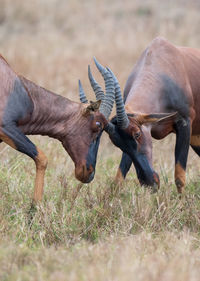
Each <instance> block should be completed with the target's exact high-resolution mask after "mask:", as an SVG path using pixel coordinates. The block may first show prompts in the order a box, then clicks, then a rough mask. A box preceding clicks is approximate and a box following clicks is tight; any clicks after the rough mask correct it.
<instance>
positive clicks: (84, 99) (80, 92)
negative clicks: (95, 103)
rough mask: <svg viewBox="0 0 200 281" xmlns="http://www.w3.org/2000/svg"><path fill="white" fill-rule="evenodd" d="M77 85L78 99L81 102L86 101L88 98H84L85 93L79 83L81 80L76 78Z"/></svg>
mask: <svg viewBox="0 0 200 281" xmlns="http://www.w3.org/2000/svg"><path fill="white" fill-rule="evenodd" d="M78 86H79V97H80V101H81V102H82V103H88V100H87V98H86V95H85V93H84V90H83V87H82V84H81V81H80V80H78Z"/></svg>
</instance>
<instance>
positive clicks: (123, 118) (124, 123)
mask: <svg viewBox="0 0 200 281" xmlns="http://www.w3.org/2000/svg"><path fill="white" fill-rule="evenodd" d="M107 70H108V71H109V72H110V73H111V75H112V77H113V80H114V85H115V102H116V111H117V125H118V126H119V128H121V129H126V128H127V127H128V125H129V119H128V116H127V114H126V111H125V107H124V102H123V99H122V94H121V89H120V85H119V82H118V80H117V78H116V77H115V75H114V73H113V72H112V70H111V69H109V68H107Z"/></svg>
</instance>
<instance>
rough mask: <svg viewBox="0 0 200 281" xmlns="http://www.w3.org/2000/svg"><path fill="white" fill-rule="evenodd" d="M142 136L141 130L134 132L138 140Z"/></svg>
mask: <svg viewBox="0 0 200 281" xmlns="http://www.w3.org/2000/svg"><path fill="white" fill-rule="evenodd" d="M140 136H141V133H140V132H137V133H135V134H134V138H135V139H136V140H137V139H139V138H140Z"/></svg>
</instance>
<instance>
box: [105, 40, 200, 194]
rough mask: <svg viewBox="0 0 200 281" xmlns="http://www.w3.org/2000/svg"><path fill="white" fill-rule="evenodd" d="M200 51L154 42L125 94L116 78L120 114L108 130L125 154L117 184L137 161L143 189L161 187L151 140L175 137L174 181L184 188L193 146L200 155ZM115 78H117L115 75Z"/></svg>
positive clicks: (135, 70)
mask: <svg viewBox="0 0 200 281" xmlns="http://www.w3.org/2000/svg"><path fill="white" fill-rule="evenodd" d="M199 75H200V50H197V49H193V48H187V47H177V46H174V45H172V44H171V43H169V42H168V41H167V40H165V39H163V38H156V39H154V40H153V41H152V42H151V44H150V45H149V46H148V47H147V48H146V50H145V51H144V52H143V53H142V55H141V56H140V58H139V60H138V61H137V62H136V64H135V66H134V68H133V71H132V72H131V74H130V76H129V78H128V80H127V83H126V86H125V90H124V102H125V107H124V104H123V101H122V98H121V92H120V87H119V84H118V81H117V79H116V78H114V79H115V92H116V97H115V99H116V106H117V116H116V117H114V118H113V119H112V120H111V123H108V125H107V126H106V128H105V130H106V131H107V132H108V134H109V136H110V139H111V141H112V142H113V143H114V144H115V145H116V146H118V147H119V148H120V149H121V150H122V151H123V154H122V159H121V162H120V165H119V168H118V172H117V175H116V181H117V182H118V183H119V182H121V181H122V180H123V179H124V178H125V177H126V174H127V172H128V171H129V169H130V167H131V164H132V162H133V164H134V166H135V169H136V173H137V176H138V179H139V181H140V183H141V184H142V185H147V186H154V187H155V186H157V187H159V177H158V175H157V173H156V172H155V171H154V170H153V167H152V140H151V136H152V137H154V138H156V139H162V138H164V137H166V136H167V135H168V134H170V133H175V134H176V145H175V183H176V186H177V189H178V192H180V193H181V192H182V191H183V190H184V186H185V181H186V180H185V170H186V164H187V157H188V150H189V146H190V145H191V147H192V148H193V150H194V151H195V152H196V153H197V154H198V155H199V156H200V77H199ZM113 77H114V75H113Z"/></svg>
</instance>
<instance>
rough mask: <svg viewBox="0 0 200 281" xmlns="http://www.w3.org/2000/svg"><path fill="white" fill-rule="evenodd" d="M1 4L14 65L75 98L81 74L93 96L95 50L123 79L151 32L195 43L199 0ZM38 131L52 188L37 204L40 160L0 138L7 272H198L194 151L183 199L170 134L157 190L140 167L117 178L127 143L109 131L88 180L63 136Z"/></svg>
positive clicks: (72, 275)
mask: <svg viewBox="0 0 200 281" xmlns="http://www.w3.org/2000/svg"><path fill="white" fill-rule="evenodd" d="M0 7H1V9H0V52H1V53H2V54H3V56H4V57H5V58H6V59H7V60H8V62H9V63H10V64H11V65H12V67H13V68H14V69H15V70H16V71H17V72H19V73H21V74H23V75H24V76H26V77H27V78H29V79H31V80H33V81H35V82H37V83H38V84H39V85H42V86H44V87H47V88H48V89H51V90H53V91H55V92H57V93H60V94H62V95H65V96H66V97H69V98H71V99H73V100H78V94H77V80H78V78H81V80H82V81H83V84H84V88H85V89H86V91H87V92H88V97H89V98H90V99H92V98H93V94H92V91H91V89H90V86H89V83H88V78H87V65H88V64H89V63H90V64H92V57H93V56H94V55H95V56H96V57H97V58H98V59H99V60H100V61H101V62H102V63H103V64H106V65H108V66H110V67H111V68H112V69H113V71H114V72H115V73H116V75H117V77H118V78H119V81H120V83H121V85H122V88H123V86H124V83H125V81H126V79H127V77H128V74H129V73H130V70H131V68H132V67H133V64H134V63H135V61H136V59H137V58H138V56H139V55H140V54H141V52H142V50H144V48H145V47H146V46H147V45H148V44H149V42H150V41H151V40H152V39H153V38H154V37H156V36H158V35H161V36H164V37H166V38H168V39H169V40H170V41H171V42H173V43H175V44H178V45H187V46H191V47H199V46H200V33H199V24H200V17H199V10H200V2H199V1H198V0H192V1H186V0H185V1H184V0H176V1H172V0H171V1H158V0H146V1H143V2H141V1H139V0H136V1H131V0H124V1H120V0H110V1H105V0H103V1H98V0H95V1H92V0H87V1H81V0H68V1H65V0H40V1H39V0H34V1H25V0H15V1H12V0H0ZM92 69H93V71H94V73H95V75H96V76H97V80H99V81H100V82H102V80H101V78H100V76H99V74H98V73H97V72H96V70H95V69H94V66H93V65H92ZM32 139H33V141H34V142H35V143H36V144H40V147H41V149H43V150H44V151H45V152H46V154H47V156H48V159H49V166H48V170H47V175H46V183H45V198H44V201H43V202H42V203H41V204H40V205H39V206H37V208H36V209H34V208H32V209H30V206H31V197H32V192H33V178H34V164H33V163H32V162H31V160H30V159H28V158H27V157H26V156H24V155H22V154H19V153H18V152H15V151H13V150H12V149H10V148H8V147H7V146H5V145H3V144H1V148H0V149H1V150H0V161H1V169H0V199H1V200H0V279H1V280H42V281H43V280H55V279H58V280H61V281H62V280H159V281H160V280H163V281H168V280H169V281H173V280H182V281H185V280H194V281H195V280H198V279H199V273H200V269H199V268H200V267H199V256H200V250H199V249H200V243H199V237H200V228H199V225H200V204H199V199H200V198H199V190H200V178H199V158H198V157H197V156H196V155H195V154H194V153H193V152H190V156H189V162H188V170H187V172H188V177H187V183H188V184H187V191H186V195H185V196H184V197H183V198H182V199H181V200H180V199H179V198H178V196H177V193H176V189H175V185H174V180H173V169H174V157H173V149H174V137H172V136H171V137H168V138H166V139H165V140H163V141H155V142H154V166H155V169H156V171H158V173H159V174H160V177H161V183H162V184H161V189H160V191H159V192H158V194H154V195H152V194H150V193H149V192H148V191H146V190H143V189H141V188H140V187H139V186H138V181H137V179H136V176H135V173H134V172H133V171H132V172H130V173H129V175H128V177H127V180H126V182H125V184H124V185H123V186H122V187H121V189H119V190H116V189H115V187H114V186H113V184H112V179H113V178H114V175H115V173H116V169H117V166H118V163H119V159H120V154H121V153H120V151H119V150H118V149H117V148H115V147H114V146H113V145H112V144H111V143H110V141H109V140H108V137H107V136H106V135H104V136H103V138H102V141H101V147H100V150H99V157H98V165H97V172H96V177H95V180H94V181H93V182H92V183H91V184H90V185H84V186H83V187H82V189H80V185H78V182H77V181H76V180H75V179H74V177H73V163H72V161H71V160H70V158H69V156H68V155H67V154H66V153H65V152H64V150H63V149H62V147H61V146H60V144H59V143H58V142H56V141H54V140H51V139H49V138H47V137H32ZM29 175H30V176H29ZM79 189H80V190H79ZM5 257H6V258H5Z"/></svg>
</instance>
